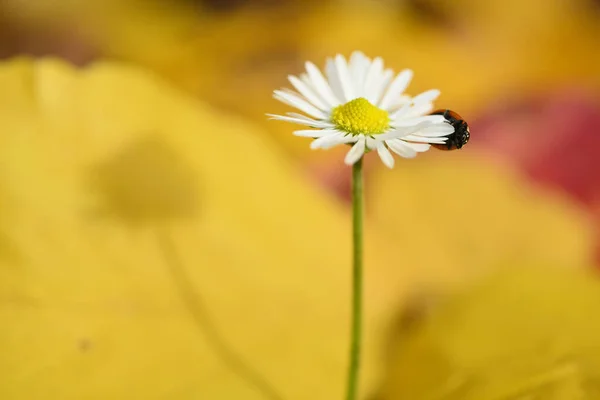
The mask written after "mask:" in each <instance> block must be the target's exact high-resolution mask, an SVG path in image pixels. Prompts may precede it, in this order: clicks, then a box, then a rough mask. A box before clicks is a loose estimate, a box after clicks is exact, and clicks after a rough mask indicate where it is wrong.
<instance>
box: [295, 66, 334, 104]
mask: <svg viewBox="0 0 600 400" xmlns="http://www.w3.org/2000/svg"><path fill="white" fill-rule="evenodd" d="M288 79H289V81H290V83H291V84H292V85H293V86H294V87H295V88H296V90H298V92H300V94H301V95H302V96H304V97H305V98H306V100H308V101H310V102H311V103H312V104H313V105H314V106H315V107H317V108H318V109H319V110H321V111H329V110H330V109H331V107H330V106H328V105H326V104H325V102H324V101H323V100H321V98H320V97H319V96H318V95H317V94H316V93H315V92H313V90H312V89H311V88H310V87H309V86H308V85H307V84H306V83H304V82H303V81H301V80H300V79H298V78H296V77H295V76H294V75H290V76H288Z"/></svg>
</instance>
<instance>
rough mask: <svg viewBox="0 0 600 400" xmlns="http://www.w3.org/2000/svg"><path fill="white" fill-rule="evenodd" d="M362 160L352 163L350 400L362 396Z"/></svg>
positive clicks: (348, 387)
mask: <svg viewBox="0 0 600 400" xmlns="http://www.w3.org/2000/svg"><path fill="white" fill-rule="evenodd" d="M362 164H363V160H362V158H361V159H360V160H358V161H357V162H356V163H355V164H354V165H353V167H352V247H353V252H352V256H353V260H352V327H351V331H350V332H351V333H350V365H349V367H348V383H347V390H346V400H356V399H357V397H358V380H359V378H358V376H359V375H358V372H359V369H360V342H361V325H362V284H363V282H362V281H363V277H362V274H363V272H362V268H363V213H364V199H363V197H364V195H363V172H362Z"/></svg>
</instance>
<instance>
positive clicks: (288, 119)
mask: <svg viewBox="0 0 600 400" xmlns="http://www.w3.org/2000/svg"><path fill="white" fill-rule="evenodd" d="M267 115H268V116H269V117H271V118H270V119H274V120H278V121H286V122H292V123H294V124H300V125H306V126H310V127H312V128H331V127H333V125H332V124H330V123H328V122H322V121H315V120H312V119H310V118H306V117H305V118H298V117H285V116H283V115H274V114H267Z"/></svg>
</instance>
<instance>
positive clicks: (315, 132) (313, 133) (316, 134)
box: [294, 129, 337, 138]
mask: <svg viewBox="0 0 600 400" xmlns="http://www.w3.org/2000/svg"><path fill="white" fill-rule="evenodd" d="M336 132H337V131H335V130H333V129H306V130H299V131H294V135H295V136H302V137H310V138H320V137H323V136H326V135H332V134H334V133H336Z"/></svg>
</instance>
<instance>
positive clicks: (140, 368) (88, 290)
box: [0, 60, 383, 400]
mask: <svg viewBox="0 0 600 400" xmlns="http://www.w3.org/2000/svg"><path fill="white" fill-rule="evenodd" d="M0 86H2V87H3V91H2V93H1V94H0V120H1V121H2V135H1V136H0V143H1V144H0V159H1V160H2V170H1V171H2V172H1V175H0V204H1V205H2V208H1V211H0V214H1V218H0V221H1V222H0V241H1V245H0V325H1V326H2V329H1V330H0V354H2V357H0V375H1V376H2V379H1V383H0V398H6V399H8V398H10V399H23V400H25V399H26V400H35V399H60V400H68V399H77V400H80V399H83V398H85V399H115V400H118V399H132V398H139V399H159V398H177V399H188V398H189V399H197V398H199V397H200V398H207V399H221V398H222V399H268V398H271V399H275V398H280V397H277V396H276V395H275V394H273V393H275V392H277V393H279V395H278V396H281V398H285V399H306V398H311V399H331V398H339V397H340V396H341V394H342V390H343V378H344V374H345V371H346V349H347V343H348V334H347V331H348V311H347V310H348V308H349V306H348V304H349V288H350V285H349V279H350V271H349V265H350V257H349V256H350V248H349V245H350V237H351V236H350V233H349V215H348V212H347V209H346V208H345V207H344V206H342V205H341V204H339V203H337V202H336V201H335V200H334V199H333V198H331V197H330V196H328V195H326V194H325V193H323V192H321V191H320V190H318V189H317V188H314V187H313V186H311V185H310V184H309V183H308V180H307V179H306V178H305V177H304V176H303V175H302V173H301V170H300V169H298V168H297V167H296V166H295V165H293V164H291V163H290V162H289V161H288V160H287V159H286V158H285V157H284V155H283V154H281V153H280V152H279V151H278V150H277V148H276V147H275V146H274V145H273V144H272V143H270V142H267V141H265V140H264V137H263V136H262V135H261V134H260V131H258V130H257V129H256V128H255V127H253V126H251V125H250V124H247V123H245V122H243V121H241V120H239V119H237V118H236V117H233V116H231V115H227V114H221V113H217V112H215V111H213V110H212V109H210V108H209V107H207V106H205V105H204V104H202V103H199V102H196V101H194V100H192V99H190V98H188V97H186V96H185V95H183V94H182V93H180V92H178V91H176V90H175V89H172V88H171V87H170V86H168V85H166V84H165V83H163V82H161V81H160V80H158V79H156V78H155V77H154V76H153V75H152V74H149V73H145V72H142V71H138V70H136V69H131V68H127V67H122V66H115V65H112V64H108V63H102V64H97V65H94V66H92V67H90V68H89V69H87V70H84V71H76V70H74V69H73V68H71V67H69V66H67V65H66V64H64V63H61V62H57V61H52V60H46V61H42V62H32V61H29V60H15V61H12V62H10V63H8V64H5V65H2V67H1V68H0ZM370 254H372V255H374V256H370V257H368V259H367V264H368V265H375V266H377V265H382V264H383V262H382V261H380V260H381V256H380V254H379V252H377V251H371V252H370ZM365 373H366V374H369V367H368V364H367V365H366V366H365Z"/></svg>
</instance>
